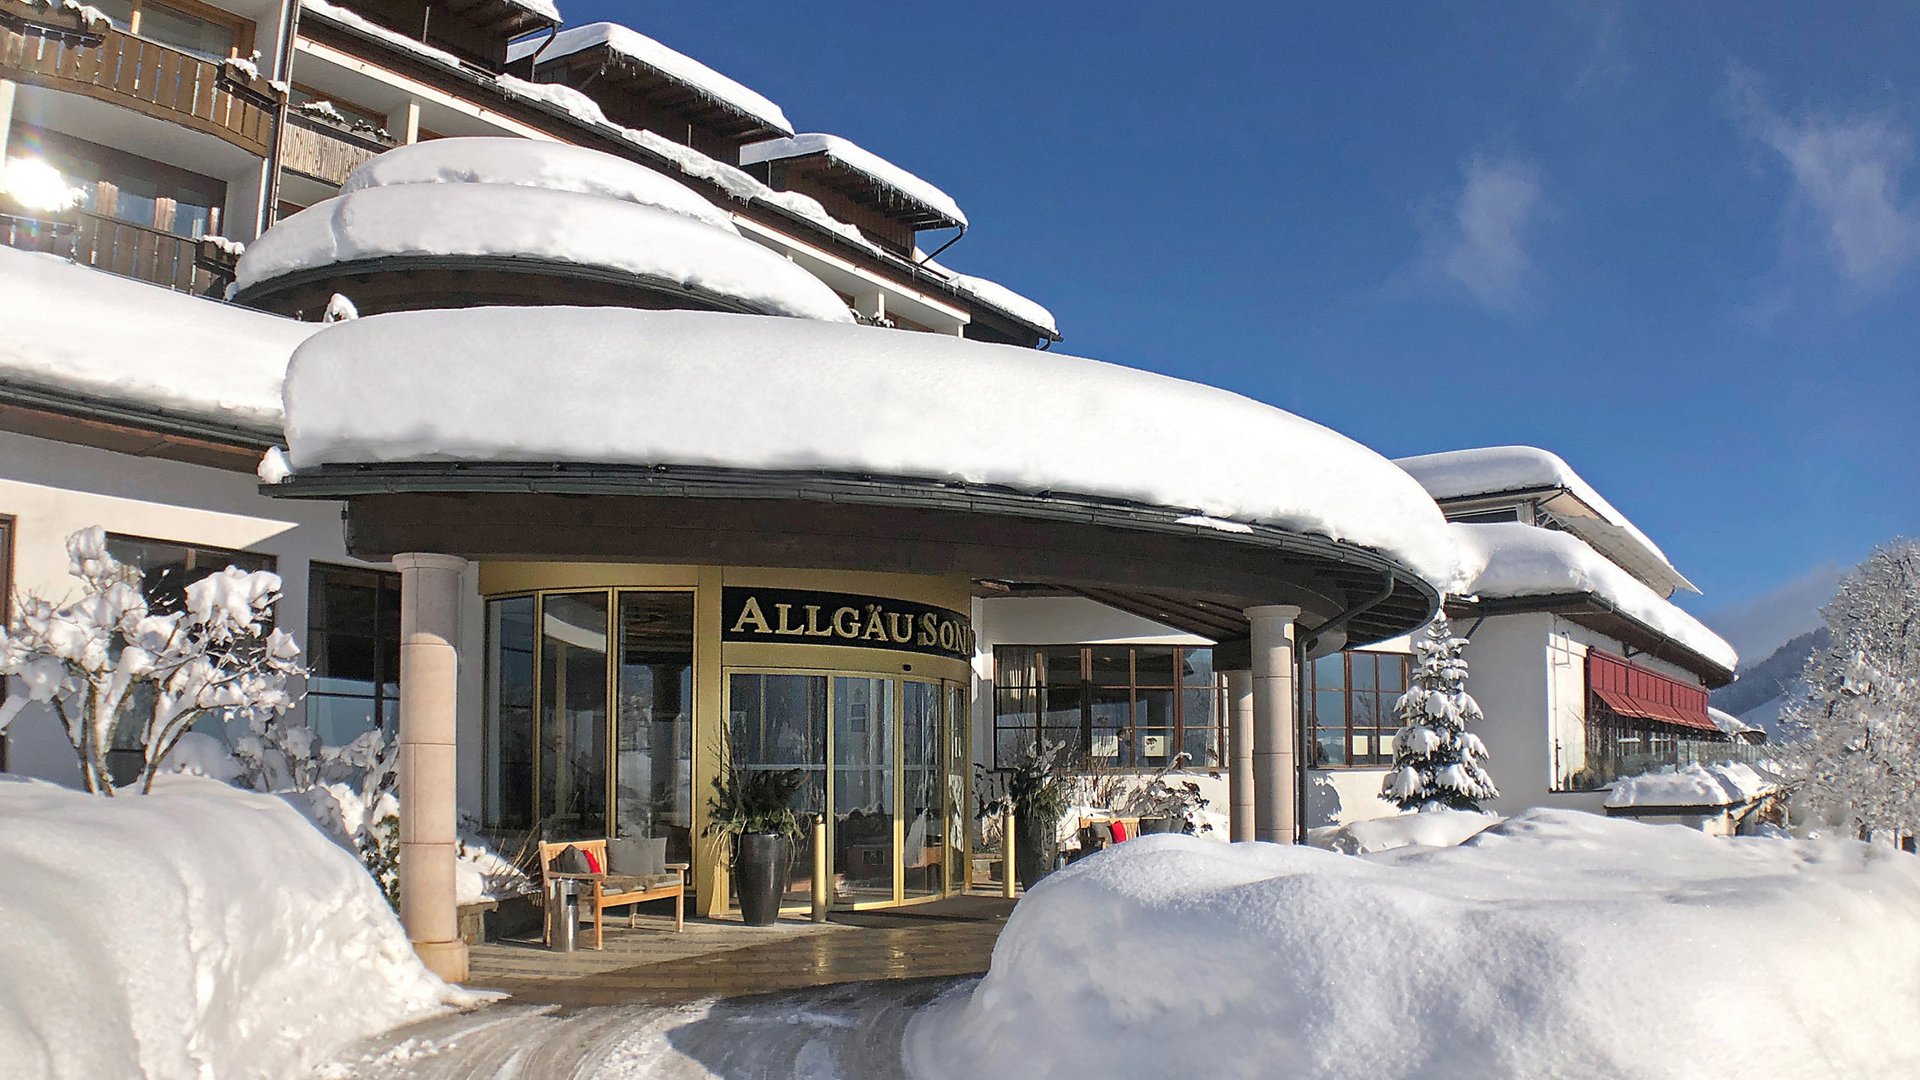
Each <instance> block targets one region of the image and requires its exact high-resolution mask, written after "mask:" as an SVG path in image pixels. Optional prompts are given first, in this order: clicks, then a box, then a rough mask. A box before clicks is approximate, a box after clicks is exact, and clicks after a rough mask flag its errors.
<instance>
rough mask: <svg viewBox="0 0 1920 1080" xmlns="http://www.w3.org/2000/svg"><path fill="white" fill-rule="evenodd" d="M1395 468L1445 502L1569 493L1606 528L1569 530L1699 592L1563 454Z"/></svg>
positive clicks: (1537, 452) (1666, 581)
mask: <svg viewBox="0 0 1920 1080" xmlns="http://www.w3.org/2000/svg"><path fill="white" fill-rule="evenodd" d="M1395 464H1397V465H1399V466H1400V467H1401V468H1403V469H1405V470H1407V471H1408V472H1409V473H1412V474H1413V477H1414V479H1416V480H1418V481H1420V483H1421V486H1423V487H1425V488H1426V489H1427V493H1428V494H1430V495H1432V496H1433V497H1434V498H1435V499H1438V500H1440V501H1441V502H1446V501H1448V500H1452V499H1466V498H1473V497H1475V496H1481V495H1499V494H1504V493H1506V492H1517V491H1538V490H1542V489H1550V488H1562V489H1565V490H1566V491H1569V492H1571V493H1572V494H1573V497H1574V498H1576V499H1578V500H1579V501H1580V502H1582V503H1585V504H1586V506H1587V508H1588V509H1590V510H1592V511H1593V512H1594V513H1595V514H1598V515H1599V521H1600V522H1602V523H1604V526H1603V527H1601V528H1597V529H1596V528H1591V527H1590V526H1589V525H1588V523H1587V522H1586V521H1582V520H1579V519H1576V520H1572V521H1569V522H1567V525H1568V527H1570V528H1575V529H1580V530H1581V531H1582V532H1583V534H1590V535H1588V536H1587V538H1588V539H1589V540H1590V541H1592V542H1593V543H1594V544H1595V545H1596V546H1598V547H1601V548H1603V549H1606V550H1607V552H1608V554H1611V555H1614V556H1615V557H1616V558H1617V559H1619V560H1621V561H1622V562H1623V564H1625V565H1626V566H1627V569H1629V570H1632V571H1634V572H1635V573H1637V574H1640V575H1641V576H1643V577H1645V578H1648V579H1650V580H1651V583H1652V584H1653V585H1654V586H1656V587H1658V588H1661V589H1663V590H1664V591H1665V592H1666V593H1671V592H1672V591H1673V590H1675V589H1685V590H1687V591H1688V592H1698V591H1699V590H1698V589H1696V588H1694V587H1693V583H1692V582H1690V581H1688V580H1687V579H1686V577H1685V576H1684V575H1682V574H1681V573H1680V571H1679V570H1678V569H1676V568H1675V567H1674V565H1673V561H1672V560H1671V559H1668V558H1667V555H1666V553H1665V552H1663V551H1661V550H1660V546H1659V545H1658V544H1655V543H1654V542H1653V539H1652V538H1651V537H1649V536H1648V535H1647V534H1646V533H1643V532H1641V531H1640V530H1639V528H1638V527H1636V526H1635V525H1634V524H1633V522H1631V521H1628V520H1627V516H1626V515H1625V514H1622V513H1621V512H1620V511H1619V510H1617V509H1615V508H1614V505H1613V504H1612V503H1610V502H1608V501H1607V500H1606V498H1605V497H1604V496H1602V495H1601V494H1600V492H1599V491H1597V490H1595V489H1594V487H1593V485H1592V484H1589V483H1587V482H1586V481H1585V480H1584V479H1582V478H1581V477H1580V474H1579V473H1576V472H1574V471H1573V467H1572V466H1570V465H1568V464H1567V463H1566V461H1565V460H1563V459H1562V458H1561V457H1560V456H1559V455H1558V454H1554V453H1551V452H1549V451H1546V450H1541V449H1539V448H1538V447H1533V446H1488V447H1481V448H1479V449H1474V450H1449V451H1447V452H1445V453H1440V454H1422V455H1419V456H1417V457H1407V458H1400V459H1398V460H1397V461H1396V462H1395ZM1622 549H1625V550H1622ZM1632 549H1638V551H1637V552H1636V551H1634V550H1632Z"/></svg>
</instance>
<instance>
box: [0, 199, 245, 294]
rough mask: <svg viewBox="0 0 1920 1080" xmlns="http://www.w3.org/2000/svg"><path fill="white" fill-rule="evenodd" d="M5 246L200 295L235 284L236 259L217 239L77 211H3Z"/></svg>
mask: <svg viewBox="0 0 1920 1080" xmlns="http://www.w3.org/2000/svg"><path fill="white" fill-rule="evenodd" d="M0 242H4V243H5V244H6V245H7V246H8V247H13V248H19V249H21V250H23V251H44V252H49V253H51V254H55V255H69V256H71V257H72V258H73V261H74V262H77V263H79V264H80V265H82V266H92V267H95V268H97V269H100V270H105V271H107V272H108V273H112V274H119V275H120V276H121V277H130V278H135V279H138V280H140V281H147V282H152V283H153V284H155V285H164V286H166V287H167V288H169V289H175V290H178V291H180V292H188V293H193V294H195V295H197V296H219V295H221V294H222V293H224V292H225V291H226V288H227V283H228V282H230V281H232V280H233V264H234V262H235V258H236V257H235V256H234V255H232V254H231V253H229V252H228V251H225V250H223V249H222V248H221V247H220V246H219V245H217V244H214V243H213V242H211V241H202V240H189V239H187V238H186V237H183V236H175V235H173V234H172V233H167V232H161V231H159V230H158V229H149V228H147V227H145V226H143V225H135V224H133V223H132V222H128V221H120V220H118V219H117V218H110V217H103V216H101V215H99V214H90V213H88V212H87V211H85V210H71V211H68V212H66V213H64V214H60V215H58V216H57V217H54V218H30V217H18V216H14V215H11V214H6V213H0Z"/></svg>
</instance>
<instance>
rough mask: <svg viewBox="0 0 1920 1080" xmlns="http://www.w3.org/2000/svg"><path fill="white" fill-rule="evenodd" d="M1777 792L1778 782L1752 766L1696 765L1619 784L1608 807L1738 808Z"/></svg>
mask: <svg viewBox="0 0 1920 1080" xmlns="http://www.w3.org/2000/svg"><path fill="white" fill-rule="evenodd" d="M1778 790H1780V784H1779V782H1778V781H1776V780H1773V779H1772V778H1770V777H1768V776H1766V775H1764V774H1762V773H1761V772H1760V770H1758V769H1755V768H1754V767H1753V766H1751V765H1743V764H1740V763H1738V762H1730V761H1728V762H1719V763H1716V764H1712V765H1700V764H1693V765H1686V766H1682V767H1679V768H1673V769H1664V770H1662V771H1660V772H1654V773H1645V774H1642V775H1640V776H1630V777H1628V778H1627V779H1625V780H1619V781H1616V782H1615V783H1614V785H1613V790H1612V791H1609V792H1608V793H1607V805H1608V806H1612V807H1627V806H1641V807H1653V806H1663V807H1665V806H1670V807H1683V806H1738V805H1740V804H1742V803H1747V802H1751V801H1753V800H1754V799H1757V798H1760V797H1761V796H1764V795H1770V794H1772V793H1773V792H1775V791H1778Z"/></svg>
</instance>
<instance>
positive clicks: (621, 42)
mask: <svg viewBox="0 0 1920 1080" xmlns="http://www.w3.org/2000/svg"><path fill="white" fill-rule="evenodd" d="M545 43H546V38H545V37H544V36H536V37H531V38H527V39H525V40H522V41H517V42H515V43H514V44H513V45H511V46H510V47H509V48H508V49H507V60H508V62H509V63H511V62H513V61H516V60H520V59H523V58H525V57H528V56H532V55H533V54H534V53H535V52H540V62H541V63H543V64H544V63H546V62H548V61H550V60H554V59H557V58H559V57H562V56H571V55H572V54H574V53H577V52H581V51H583V50H586V49H591V48H594V47H596V46H600V45H605V46H606V47H607V48H609V49H611V50H612V51H614V52H616V53H619V54H620V55H621V56H623V57H625V58H626V59H628V60H631V61H633V62H634V63H636V64H640V65H642V66H644V67H647V68H650V69H652V70H653V71H655V72H658V73H659V74H660V75H661V76H662V77H664V78H667V79H671V80H673V81H674V82H676V83H678V84H680V85H681V86H684V87H686V88H687V89H689V90H692V91H693V92H694V93H696V94H698V95H700V96H701V97H702V98H705V99H707V100H709V101H712V102H713V103H714V104H716V105H719V106H720V107H722V108H724V109H727V110H729V111H731V112H735V113H738V114H739V115H741V116H743V117H746V118H747V119H749V120H752V121H754V122H755V123H758V124H761V125H763V126H765V127H768V128H771V129H772V130H774V131H780V132H785V133H787V134H792V133H793V124H791V123H790V122H788V120H787V114H786V113H784V112H781V111H780V106H778V105H775V104H774V103H773V102H772V101H769V100H768V99H767V98H766V97H764V96H763V95H761V94H759V93H756V92H755V91H753V90H749V89H748V88H747V87H745V86H742V85H740V84H739V83H737V82H735V81H734V80H732V79H730V78H728V77H726V76H725V75H722V74H720V73H719V72H717V71H715V70H713V69H712V68H710V67H708V66H707V65H705V64H703V63H701V62H700V61H698V60H695V59H694V58H693V57H691V56H688V55H686V54H685V53H682V52H677V51H675V50H673V49H670V48H668V47H667V46H665V45H662V44H660V43H659V42H658V41H655V40H654V39H652V38H650V37H648V36H647V35H645V34H642V33H640V32H639V31H637V30H633V29H630V28H628V27H625V26H621V25H619V24H618V23H609V22H597V23H588V24H587V25H586V26H575V27H571V28H569V29H566V30H562V31H560V33H559V34H557V35H556V36H555V37H554V39H553V43H552V44H550V45H547V46H546V49H545V50H544V51H541V46H542V45H543V44H545Z"/></svg>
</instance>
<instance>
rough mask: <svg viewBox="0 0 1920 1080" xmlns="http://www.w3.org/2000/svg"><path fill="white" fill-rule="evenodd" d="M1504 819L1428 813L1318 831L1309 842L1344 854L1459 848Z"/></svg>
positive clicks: (1467, 813)
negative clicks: (1404, 849)
mask: <svg viewBox="0 0 1920 1080" xmlns="http://www.w3.org/2000/svg"><path fill="white" fill-rule="evenodd" d="M1502 820H1504V819H1502V818H1498V817H1494V816H1493V815H1491V814H1476V813H1473V812H1471V811H1467V810H1428V811H1424V812H1422V813H1417V814H1395V815H1393V816H1391V817H1383V818H1373V819H1371V820H1368V821H1354V822H1349V823H1347V824H1345V825H1341V826H1338V827H1336V828H1330V829H1315V830H1313V832H1312V833H1310V834H1309V835H1308V837H1307V842H1308V843H1310V844H1312V845H1313V846H1314V847H1319V848H1326V849H1327V850H1328V851H1337V852H1340V853H1341V854H1343V855H1371V854H1373V853H1375V852H1378V851H1392V850H1394V849H1395V848H1403V847H1430V848H1447V847H1456V846H1458V845H1460V844H1463V843H1465V842H1466V841H1467V840H1469V839H1471V838H1472V837H1474V836H1476V835H1478V834H1479V833H1481V832H1484V831H1485V830H1487V829H1490V828H1492V827H1493V826H1495V825H1498V824H1500V822H1501V821H1502Z"/></svg>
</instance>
